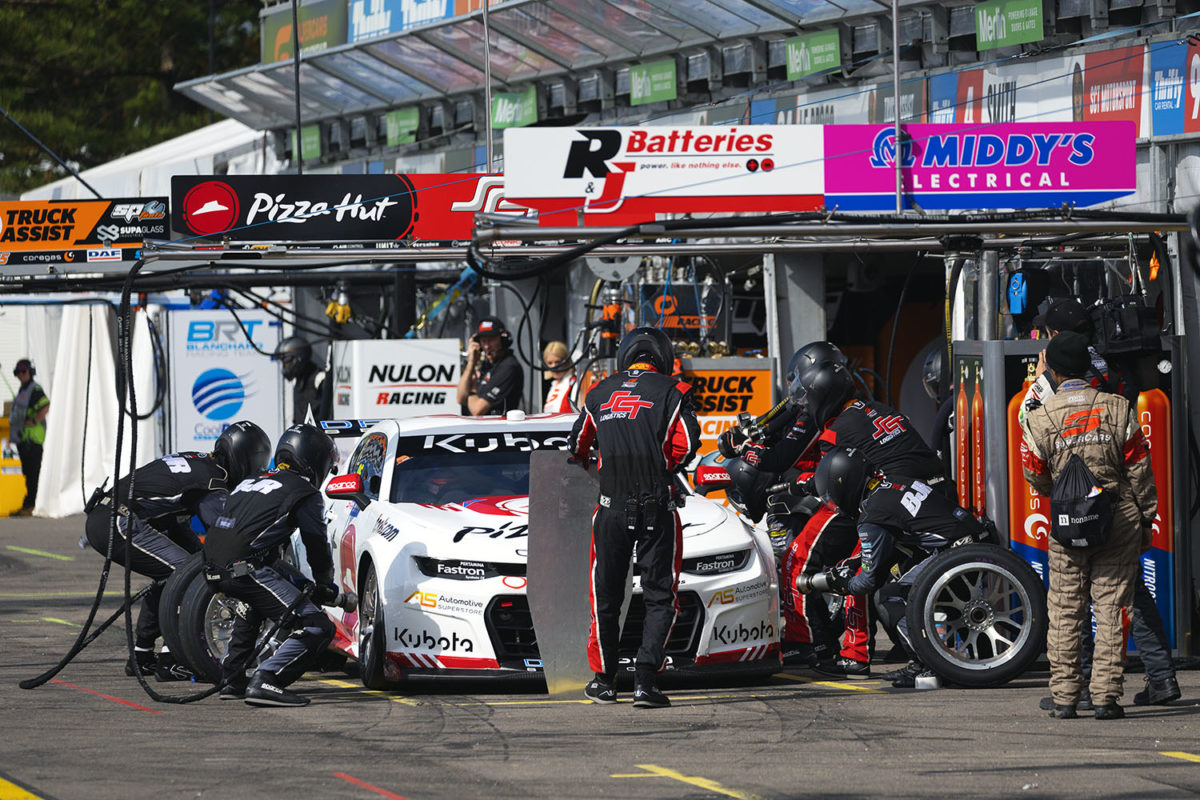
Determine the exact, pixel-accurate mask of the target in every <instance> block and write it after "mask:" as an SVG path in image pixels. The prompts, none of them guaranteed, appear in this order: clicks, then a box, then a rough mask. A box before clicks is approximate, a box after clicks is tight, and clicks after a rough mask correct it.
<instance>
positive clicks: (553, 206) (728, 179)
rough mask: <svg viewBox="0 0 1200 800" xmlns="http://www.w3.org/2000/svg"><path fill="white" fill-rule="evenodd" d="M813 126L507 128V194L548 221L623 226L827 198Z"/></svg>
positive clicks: (800, 205)
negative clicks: (658, 216)
mask: <svg viewBox="0 0 1200 800" xmlns="http://www.w3.org/2000/svg"><path fill="white" fill-rule="evenodd" d="M824 147H825V145H824V140H823V139H822V136H821V128H820V127H819V126H813V125H754V126H745V127H738V126H734V127H665V126H664V127H634V128H629V127H624V128H620V127H614V128H520V129H509V130H507V131H505V132H504V158H505V164H506V172H505V195H506V197H507V198H508V199H509V200H510V201H512V202H515V203H519V204H520V205H524V206H530V207H532V208H535V209H537V210H538V211H539V222H540V223H541V224H542V225H564V224H565V225H575V224H577V217H578V215H579V213H580V212H582V214H583V219H584V224H586V225H623V224H633V223H637V222H645V221H646V220H652V219H654V218H655V215H656V214H659V213H686V212H693V211H785V210H786V211H802V210H812V209H816V208H819V207H820V206H822V205H823V204H824V197H823V184H824V167H823V154H824Z"/></svg>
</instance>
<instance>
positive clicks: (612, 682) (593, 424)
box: [569, 328, 700, 708]
mask: <svg viewBox="0 0 1200 800" xmlns="http://www.w3.org/2000/svg"><path fill="white" fill-rule="evenodd" d="M674 357H675V355H674V352H673V350H672V348H671V340H670V339H669V338H667V335H666V334H665V333H663V332H662V331H661V330H658V329H657V328H635V329H634V330H631V331H630V332H629V333H627V334H625V336H624V338H623V339H622V340H621V345H620V347H619V348H618V349H617V370H618V371H617V372H616V373H614V374H613V375H611V376H609V377H607V378H605V379H604V380H603V381H601V382H600V383H598V384H596V385H595V386H594V387H592V389H591V391H590V392H588V395H587V399H586V400H585V402H584V409H583V411H582V412H581V413H580V415H579V418H578V419H577V420H576V421H575V426H574V427H573V428H572V430H571V438H570V444H569V448H570V450H571V453H572V454H573V455H574V457H575V458H577V459H579V460H581V461H583V462H584V463H585V464H586V462H587V459H588V456H589V453H590V452H591V449H592V447H593V445H594V446H595V447H596V449H597V450H598V451H599V458H598V471H599V474H600V501H599V505H597V507H596V512H595V515H594V516H593V517H592V553H591V586H590V590H591V591H590V599H591V606H592V620H591V630H590V633H589V635H588V644H587V648H588V662H589V664H590V666H591V668H592V670H593V671H594V672H595V673H596V677H595V679H594V680H592V681H591V682H590V683H588V685H587V688H585V689H584V695H585V696H586V697H588V698H589V699H590V700H592V701H593V702H596V703H615V702H616V701H617V689H616V676H617V665H618V644H619V640H620V623H621V619H620V617H621V603H622V601H623V600H624V595H625V577H626V575H627V574H628V573H629V561H630V558H631V557H632V555H633V549H634V546H635V544H636V546H637V563H638V568H639V570H640V575H641V588H642V601H643V603H644V605H645V608H646V617H645V623H644V624H643V627H642V643H641V647H640V648H639V649H638V653H637V660H636V661H635V663H634V692H633V705H634V706H635V707H639V708H660V707H663V706H669V705H670V704H671V702H670V700H668V699H667V697H666V695H664V694H663V693H662V692H660V691H659V690H658V685H657V677H656V676H657V675H658V672H659V670H661V669H662V668H663V666H664V664H665V662H666V654H665V650H666V643H667V637H668V636H669V635H670V633H671V626H672V625H674V623H675V615H676V613H677V612H678V607H677V604H676V589H677V587H678V584H679V569H680V565H681V561H682V558H683V532H682V528H681V527H680V524H679V514H678V512H676V510H675V508H676V503H677V502H678V499H679V497H678V494H677V492H676V491H675V487H674V485H673V481H674V474H675V472H676V471H678V470H679V469H682V468H683V467H684V466H685V465H686V464H687V462H688V461H689V460H691V458H692V455H693V454H694V453H695V452H696V447H697V445H698V444H699V442H700V426H699V423H697V421H696V412H695V410H694V409H693V408H692V401H691V386H689V385H688V384H686V383H683V382H681V381H679V380H677V379H675V378H672V377H670V372H671V367H672V363H673V362H674Z"/></svg>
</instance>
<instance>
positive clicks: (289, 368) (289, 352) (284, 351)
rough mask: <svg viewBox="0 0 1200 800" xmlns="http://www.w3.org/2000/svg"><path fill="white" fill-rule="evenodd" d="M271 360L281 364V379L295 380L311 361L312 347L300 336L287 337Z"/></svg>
mask: <svg viewBox="0 0 1200 800" xmlns="http://www.w3.org/2000/svg"><path fill="white" fill-rule="evenodd" d="M272 358H274V359H276V360H278V361H282V362H283V377H285V378H287V379H288V380H295V379H296V378H299V377H300V373H301V372H303V371H304V365H305V364H307V363H308V362H309V361H310V360H311V359H312V345H311V344H309V343H308V340H307V339H305V338H304V337H302V336H289V337H287V338H286V339H284V340H283V341H282V342H280V343H279V347H278V348H277V349H276V350H275V355H273V356H272Z"/></svg>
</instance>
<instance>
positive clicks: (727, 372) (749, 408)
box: [683, 358, 771, 453]
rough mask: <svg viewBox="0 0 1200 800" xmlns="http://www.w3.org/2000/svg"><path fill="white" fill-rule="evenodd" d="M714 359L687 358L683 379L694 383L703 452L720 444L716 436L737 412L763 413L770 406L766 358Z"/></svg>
mask: <svg viewBox="0 0 1200 800" xmlns="http://www.w3.org/2000/svg"><path fill="white" fill-rule="evenodd" d="M714 361H715V359H689V360H687V361H685V363H684V368H683V379H684V380H685V381H687V382H688V383H690V384H691V385H692V399H693V403H694V404H695V408H696V416H697V418H698V419H699V421H700V451H699V452H700V453H708V452H711V451H713V450H715V449H716V448H717V437H718V436H720V435H721V434H722V433H724V432H725V431H727V430H729V428H730V427H731V426H732V425H733V423H734V422H735V421H736V420H737V416H738V414H741V413H742V412H747V413H749V414H751V415H753V416H755V417H760V416H762V415H763V414H765V413H767V412H768V411H770V410H771V365H770V362H769V361H767V360H766V359H750V358H727V359H720V362H721V363H720V366H719V367H711V366H709V365H711V364H713V362H714Z"/></svg>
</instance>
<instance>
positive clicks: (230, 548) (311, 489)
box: [204, 425, 338, 706]
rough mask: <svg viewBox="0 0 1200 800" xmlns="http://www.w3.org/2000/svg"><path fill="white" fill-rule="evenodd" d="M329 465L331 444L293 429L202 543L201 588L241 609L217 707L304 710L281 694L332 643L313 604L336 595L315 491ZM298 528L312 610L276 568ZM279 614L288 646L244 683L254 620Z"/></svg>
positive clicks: (333, 457) (288, 573)
mask: <svg viewBox="0 0 1200 800" xmlns="http://www.w3.org/2000/svg"><path fill="white" fill-rule="evenodd" d="M336 463H337V454H336V451H335V449H334V445H333V440H332V439H330V438H329V437H328V436H327V435H325V433H324V431H322V430H321V429H320V428H317V427H316V426H313V425H293V426H292V427H290V428H288V429H287V430H286V431H284V432H283V435H282V436H281V437H279V443H278V444H277V445H276V447H275V469H273V470H270V471H269V472H264V473H262V474H260V475H257V476H255V477H251V478H247V479H246V480H244V481H242V482H241V483H239V484H238V485H237V486H235V487H234V488H233V489H232V490H231V491H230V493H229V499H228V501H226V503H225V510H224V511H223V512H222V514H221V516H220V517H219V518H218V519H217V521H216V523H215V524H214V525H213V526H212V528H210V529H209V531H208V536H206V537H205V539H204V559H205V576H206V577H207V578H208V580H209V584H210V585H211V586H213V587H214V588H215V589H216V590H218V591H221V592H224V593H225V594H226V595H228V596H229V597H232V598H235V599H237V600H241V601H242V602H243V603H244V604H245V605H244V606H242V607H240V608H239V609H238V611H237V613H236V615H235V616H234V620H233V633H232V635H231V636H230V640H229V650H228V652H227V653H226V654H225V660H224V662H223V663H222V665H221V679H222V682H223V683H225V686H224V688H222V689H221V699H222V700H232V699H241V698H244V699H245V700H246V702H247V703H249V704H251V705H262V706H305V705H308V702H309V700H308V698H307V697H304V696H302V695H298V694H296V693H295V692H290V691H288V690H287V689H286V688H285V687H286V686H288V684H290V683H292V682H293V681H295V680H296V679H297V678H299V677H300V676H301V675H302V674H304V670H305V669H306V668H307V667H308V666H309V665H310V664H311V663H312V662H313V660H314V659H315V658H316V657H317V656H318V655H320V653H321V652H322V651H323V650H324V649H325V648H326V647H328V646H329V643H330V642H331V641H333V634H334V626H333V622H331V621H330V619H329V617H327V616H325V612H324V611H322V610H321V609H320V608H319V607H318V606H317V605H316V604H317V603H323V602H333V600H334V599H335V598H336V597H337V595H338V589H337V587H336V586H335V585H334V584H333V558H332V556H331V555H330V553H329V542H328V541H327V540H326V538H325V519H324V508H323V505H322V502H321V493H320V491H319V490H318V487H320V485H321V483H322V482H323V481H324V480H325V477H326V476H327V475H328V474H329V471H330V469H331V468H332V467H333V466H335V465H336ZM297 528H299V529H300V538H301V540H302V541H303V542H304V549H305V551H306V553H307V555H308V564H309V566H310V567H311V568H312V574H313V579H314V581H315V582H316V584H317V585H316V587H315V588H314V590H313V593H312V599H311V600H310V599H309V598H306V597H303V596H302V592H301V589H300V588H299V587H298V586H297V585H296V583H297V581H296V579H297V578H298V573H295V571H294V570H292V569H291V568H289V567H288V565H286V564H284V563H283V562H282V561H281V560H280V559H281V556H282V555H283V550H284V548H285V547H286V546H287V544H288V541H289V539H290V538H291V534H292V531H293V530H295V529H297ZM288 613H290V614H292V615H293V617H294V619H295V622H294V623H292V624H291V625H290V629H291V636H289V637H288V638H287V639H286V640H285V641H284V642H283V644H281V645H280V646H279V649H278V650H276V651H275V652H274V653H273V654H272V655H271V656H270V657H269V658H267V660H266V661H264V662H263V663H262V664H260V665H259V666H258V670H257V671H256V672H255V673H254V676H253V677H252V678H250V679H249V680H247V679H246V668H247V667H249V666H250V659H251V658H253V657H254V653H255V640H256V638H257V636H258V630H259V627H260V626H261V625H262V622H263V620H264V619H272V620H278V619H279V618H280V617H282V616H283V615H284V614H288Z"/></svg>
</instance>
